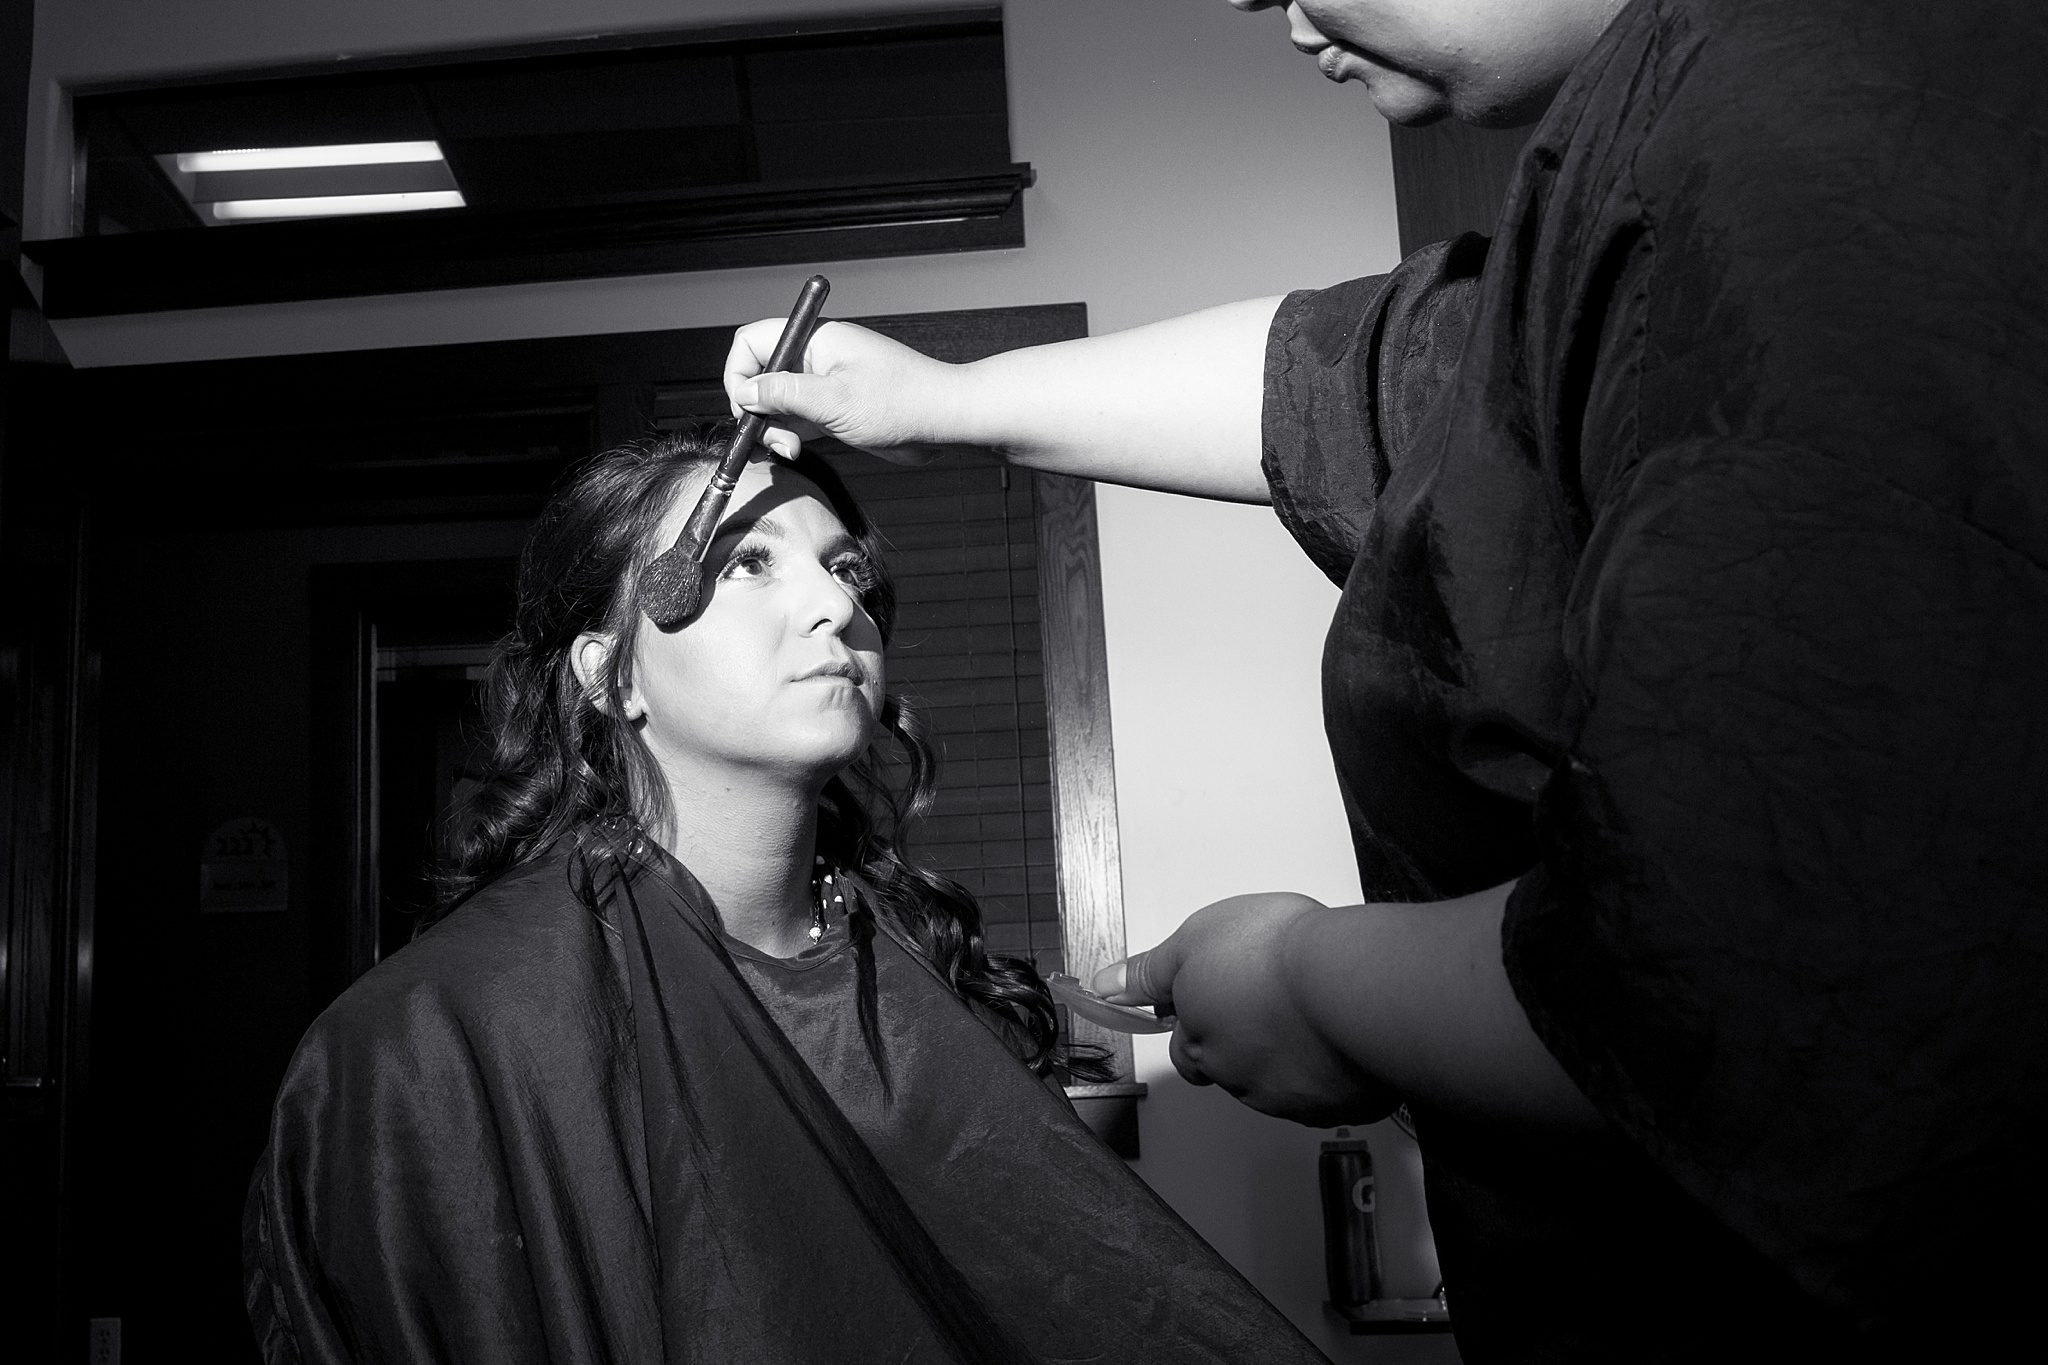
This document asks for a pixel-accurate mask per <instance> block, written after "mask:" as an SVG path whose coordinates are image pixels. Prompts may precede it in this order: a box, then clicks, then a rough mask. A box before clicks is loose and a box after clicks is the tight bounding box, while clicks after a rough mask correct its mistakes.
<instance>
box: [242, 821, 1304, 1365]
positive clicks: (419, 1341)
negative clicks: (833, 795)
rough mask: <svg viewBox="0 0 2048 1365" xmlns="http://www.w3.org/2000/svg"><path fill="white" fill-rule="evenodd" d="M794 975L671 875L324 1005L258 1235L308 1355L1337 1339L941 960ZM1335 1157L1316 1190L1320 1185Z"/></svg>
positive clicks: (299, 1076) (801, 968)
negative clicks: (1190, 1210)
mask: <svg viewBox="0 0 2048 1365" xmlns="http://www.w3.org/2000/svg"><path fill="white" fill-rule="evenodd" d="M873 942H874V949H875V951H874V956H873V958H872V961H873V964H874V967H875V971H876V985H877V990H878V996H879V1024H880V1029H881V1035H882V1039H883V1045H882V1055H883V1056H884V1057H885V1059H886V1061H887V1065H888V1069H889V1082H890V1085H891V1087H892V1091H893V1099H892V1100H889V1101H885V1099H884V1096H883V1093H882V1088H881V1083H880V1080H879V1079H878V1074H877V1071H876V1069H875V1066H874V1064H873V1062H872V1061H871V1060H870V1059H869V1056H868V1053H867V1051H866V1049H865V1047H864V1045H863V1043H862V1041H861V1035H860V1029H859V1025H858V1022H857V1018H856V1014H855V1005H854V999H855V996H854V980H855V975H856V972H857V970H858V966H857V963H858V957H859V954H858V953H857V952H856V951H854V950H852V949H850V948H849V947H848V946H847V942H846V935H845V933H844V930H843V927H839V926H835V934H834V938H833V940H831V941H828V942H827V943H825V944H823V945H821V947H820V949H819V950H817V951H813V952H811V953H808V954H806V955H805V956H803V957H801V958H798V959H795V960H792V961H790V962H784V963H778V962H776V961H775V960H774V959H768V958H762V957H760V956H759V955H758V954H751V953H749V952H748V951H747V950H745V949H742V948H739V947H738V945H733V948H734V949H735V950H736V951H732V950H729V949H728V946H727V945H728V944H729V943H730V940H726V939H724V937H723V936H722V935H721V934H720V933H719V932H718V931H717V928H716V917H715V914H714V913H713V912H712V911H711V910H710V908H709V905H708V901H707V900H706V898H705V897H704V894H703V892H702V890H701V888H699V887H698V886H697V885H696V883H695V882H694V880H693V879H691V878H690V877H689V874H688V873H687V872H685V871H684V870H683V869H682V868H681V867H680V866H678V865H676V864H674V863H673V862H672V861H671V862H666V863H665V864H664V865H662V866H660V867H658V868H653V869H649V870H647V871H645V872H643V874H642V875H640V876H638V877H637V878H636V880H635V881H634V882H633V883H632V884H631V885H630V886H624V885H622V886H618V887H615V888H614V890H613V892H612V893H611V894H609V895H607V896H606V898H605V899H604V901H603V914H602V916H600V915H597V914H593V913H592V912H590V911H589V910H587V909H585V908H584V907H583V906H582V905H581V904H579V903H578V901H577V900H576V898H575V896H574V895H573V894H572V893H571V888H570V885H569V881H568V864H567V863H566V861H564V860H557V861H553V862H548V863H543V864H541V865H538V866H534V867H530V868H528V869H526V870H523V871H520V872H517V873H514V874H511V875H508V876H506V877H505V878H503V879H501V880H500V881H498V882H496V883H494V884H492V885H491V886H489V887H488V888H486V889H485V890H484V891H483V892H481V893H479V894H478V895H477V896H475V897H474V898H472V899H471V900H470V901H469V902H468V903H467V904H465V905H464V906H463V907H461V908H460V909H458V910H457V911H456V912H455V913H454V914H453V915H451V916H450V917H449V918H448V919H447V920H445V921H443V922H442V923H441V924H439V925H437V926H435V927H434V928H433V929H431V930H430V931H428V932H427V933H426V934H425V935H423V936H422V937H421V938H420V939H419V940H418V941H416V942H415V943H413V944H412V945H411V946H409V947H407V948H406V949H404V950H403V951H401V952H399V953H397V954H395V955H393V957H392V958H391V959H389V960H388V961H386V962H385V963H383V964H381V965H380V966H378V967H377V968H376V969H375V970H373V971H371V972H370V973H368V974H367V975H366V976H365V977H364V978H363V979H362V980H360V981H358V982H357V983H356V984H355V985H354V986H352V987H351V988H350V989H349V990H348V991H347V992H346V993H345V994H344V995H343V996H342V997H341V998H340V1000H338V1001H337V1002H336V1003H335V1004H334V1006H333V1007H332V1008H330V1009H329V1010H328V1011H327V1012H326V1013H324V1014H323V1015H322V1016H321V1017H320V1018H319V1019H318V1020H317V1021H316V1022H315V1023H314V1025H313V1027H312V1029H311V1030H310V1031H309V1032H308V1034H307V1035H306V1038H305V1040H304V1042H303V1043H302V1044H301V1045H300V1047H299V1051H298V1054H297V1056H296V1057H295V1058H294V1059H293V1062H292V1065H291V1069H290V1071H289V1073H288V1074H287V1076H286V1079H285V1082H284V1085H283V1088H282V1091H281V1093H280V1094H279V1097H278V1101H277V1107H276V1112H275V1117H274V1119H273V1125H272V1129H271V1138H270V1145H269V1148H268V1150H267V1151H266V1152H265V1153H264V1156H263V1159H262V1162H261V1163H260V1165H259V1166H258V1169H257V1172H256V1177H255V1179H254V1181H253V1182H252V1186H251V1190H250V1198H249V1204H248V1209H247V1213H246V1216H245V1221H244V1233H245V1261H246V1266H247V1272H248V1280H247V1289H248V1302H249V1310H250V1316H251V1320H252V1322H253V1324H254V1326H255V1330H256V1335H257V1339H258V1341H259V1343H260V1345H261V1347H262V1351H263V1355H264V1357H265V1359H266V1360H267V1361H269V1362H270V1363H271V1365H281V1363H282V1362H297V1361H304V1362H309V1365H310V1363H311V1362H323V1363H324V1362H330V1361H337V1362H338V1361H380V1362H381V1361H391V1362H413V1361H459V1362H475V1363H476V1365H521V1362H541V1361H551V1362H558V1363H564V1362H583V1361H592V1362H595V1361H610V1362H620V1365H628V1363H631V1365H639V1363H641V1362H647V1363H649V1365H652V1363H653V1362H667V1363H668V1365H678V1363H679V1362H685V1361H689V1362H704V1363H705V1365H712V1363H713V1362H716V1363H717V1365H740V1363H742V1362H778V1363H782V1365H809V1363H811V1362H875V1363H876V1365H882V1363H883V1362H887V1365H898V1363H899V1362H972V1363H973V1365H982V1363H984V1362H986V1363H988V1365H994V1363H995V1362H1004V1363H1005V1365H1015V1363H1018V1362H1026V1361H1076V1362H1079V1361H1104V1362H1108V1361H1157V1362H1160V1363H1161V1365H1167V1363H1168V1362H1182V1361H1215V1362H1225V1361H1282V1362H1301V1363H1303V1365H1306V1363H1307V1362H1319V1361H1322V1360H1323V1357H1322V1356H1321V1355H1320V1354H1319V1353H1318V1352H1317V1351H1316V1350H1315V1349H1314V1348H1313V1347H1311V1346H1310V1345H1309V1344H1308V1343H1307V1342H1306V1341H1305V1340H1304V1339H1303V1338H1302V1337H1301V1336H1300V1335H1299V1334H1298V1333H1297V1332H1296V1331H1295V1330H1294V1328H1293V1327H1292V1326H1291V1325H1290V1324H1289V1323H1288V1322H1287V1321H1286V1319H1284V1318H1283V1317H1281V1316H1280V1315H1279V1314H1278V1313H1277V1312H1276V1311H1275V1310H1274V1309H1273V1308H1272V1307H1271V1306H1270V1305H1268V1304H1267V1303H1266V1302H1265V1300H1263V1299H1262V1298H1260V1297H1259V1295H1258V1294H1257V1293H1256V1292H1255V1291H1254V1290H1253V1289H1252V1288H1251V1287H1250V1286H1249V1285H1248V1284H1246V1283H1245V1282H1244V1280H1243V1279H1241V1278H1240V1277H1239V1276H1238V1275H1237V1274H1236V1272H1234V1271H1233V1270H1231V1269H1230V1267H1229V1266H1228V1265H1226V1264H1225V1263H1224V1262H1223V1261H1222V1259H1221V1258H1220V1257H1218V1256H1217V1255H1216V1254H1215V1252H1213V1251H1212V1250H1210V1249H1209V1247H1208V1246H1207V1245H1206V1244H1204V1243H1203V1242H1202V1241H1201V1239H1200V1238H1198V1237H1197V1236H1196V1235H1195V1234H1194V1233H1193V1232H1192V1231H1191V1230H1190V1229H1189V1228H1188V1227H1187V1226H1186V1224H1184V1223H1182V1222H1181V1221H1180V1219H1179V1218H1177V1217H1176V1216H1175V1215H1174V1214H1173V1213H1172V1212H1171V1211H1170V1210H1168V1209H1167V1208H1166V1206H1165V1205H1164V1204H1162V1203H1161V1202H1160V1201H1159V1200H1158V1199H1157V1198H1156V1197H1155V1196H1154V1195H1153V1194H1152V1193H1151V1191H1150V1190H1149V1189H1148V1188H1147V1187H1146V1186H1145V1185H1144V1184H1143V1183H1142V1182H1140V1181H1139V1180H1138V1179H1137V1178H1136V1177H1135V1176H1134V1175H1132V1174H1131V1172H1130V1171H1129V1170H1128V1168H1126V1167H1125V1166H1124V1164H1123V1163H1122V1161H1120V1160H1119V1159H1118V1158H1117V1157H1116V1156H1115V1155H1114V1154H1112V1153H1111V1152H1110V1151H1109V1150H1108V1149H1107V1148H1105V1147H1103V1146H1102V1144H1101V1143H1100V1142H1099V1141H1097V1139H1096V1138H1095V1136H1094V1135H1093V1134H1092V1133H1090V1132H1089V1131H1088V1129H1087V1128H1086V1127H1085V1126H1084V1125H1082V1124H1081V1123H1080V1121H1079V1120H1078V1119H1076V1118H1075V1117H1074V1115H1073V1112H1072V1110H1071V1109H1070V1108H1069V1107H1068V1106H1067V1104H1066V1102H1065V1100H1064V1098H1063V1097H1061V1096H1059V1095H1057V1094H1054V1093H1052V1092H1051V1091H1049V1090H1048V1089H1047V1088H1046V1087H1045V1086H1044V1084H1043V1083H1041V1082H1040V1081H1039V1080H1038V1079H1037V1078H1036V1077H1035V1076H1033V1075H1032V1074H1031V1072H1030V1071H1029V1070H1028V1069H1027V1068H1026V1067H1025V1066H1024V1065H1023V1064H1022V1063H1021V1062H1019V1061H1018V1060H1017V1059H1016V1057H1015V1056H1014V1055H1013V1054H1012V1053H1011V1051H1010V1050H1009V1049H1008V1047H1007V1046H1006V1045H1005V1043H1004V1042H1003V1040H1002V1039H1001V1037H999V1036H998V1034H997V1032H996V1031H995V1029H994V1028H993V1027H992V1026H991V1024H990V1023H988V1022H984V1020H983V1019H982V1018H981V1017H980V1016H978V1015H976V1014H974V1013H971V1012H970V1011H969V1010H968V1009H967V1008H966V1007H965V1006H964V1005H962V1004H961V1003H960V1002H959V1000H957V999H956V998H955V997H954V996H953V995H951V994H950V993H949V992H948V991H947V990H946V989H945V988H944V987H943V986H942V985H941V984H940V982H939V981H938V979H937V978H936V977H935V976H934V975H932V974H931V973H930V972H928V971H927V970H926V969H925V968H924V967H923V966H922V965H921V964H920V962H919V961H918V960H916V959H913V958H912V957H911V956H910V955H909V954H908V952H906V951H905V950H904V949H903V948H902V947H901V946H899V945H898V944H897V943H896V942H895V941H894V940H892V939H890V938H889V937H887V936H886V935H877V936H876V937H875V938H874V940H873ZM1304 1178H1307V1177H1306V1176H1305V1177H1304Z"/></svg>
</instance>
